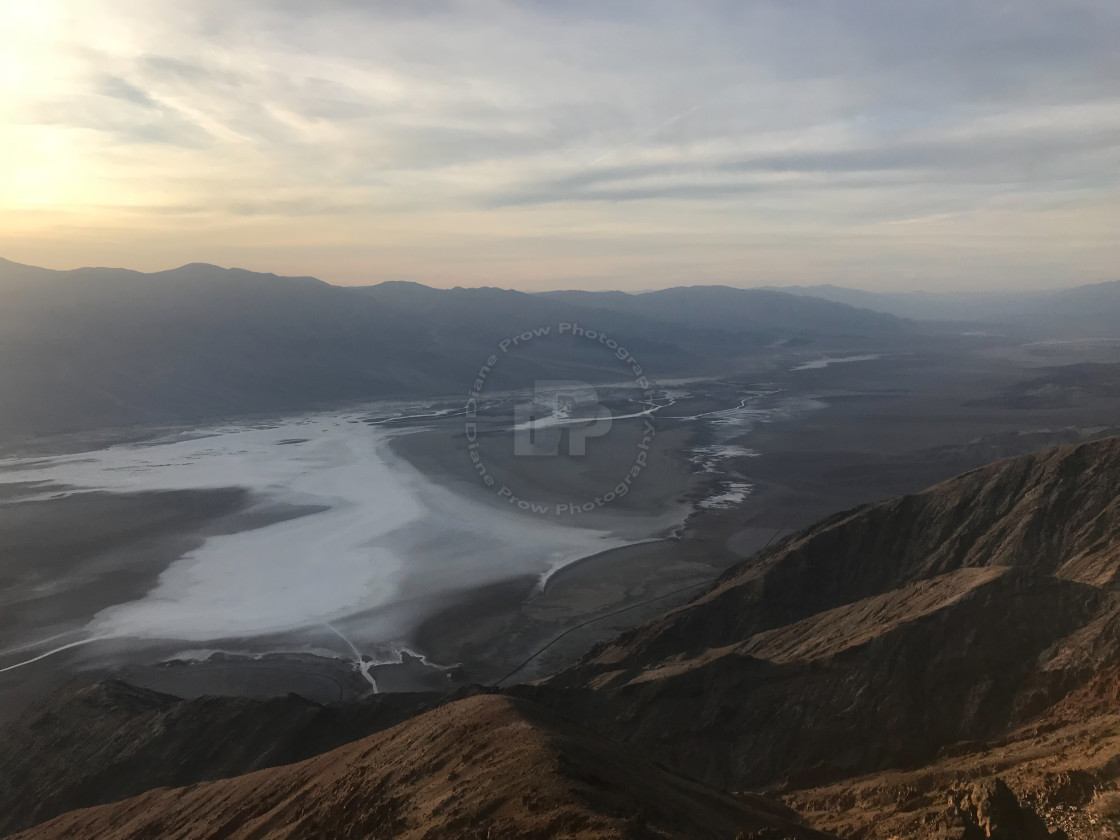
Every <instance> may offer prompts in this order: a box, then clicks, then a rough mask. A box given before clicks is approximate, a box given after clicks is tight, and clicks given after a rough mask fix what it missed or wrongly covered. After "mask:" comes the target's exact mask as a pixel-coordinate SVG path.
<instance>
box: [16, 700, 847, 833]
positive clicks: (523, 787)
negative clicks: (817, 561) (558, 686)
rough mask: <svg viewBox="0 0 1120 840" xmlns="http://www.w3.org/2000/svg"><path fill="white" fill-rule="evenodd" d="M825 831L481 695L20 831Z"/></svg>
mask: <svg viewBox="0 0 1120 840" xmlns="http://www.w3.org/2000/svg"><path fill="white" fill-rule="evenodd" d="M758 831H767V832H769V833H768V834H767V835H766V836H775V837H791V838H806V840H808V838H816V837H821V838H823V837H825V835H822V834H820V833H818V832H815V831H812V830H811V829H809V828H807V827H805V826H804V825H803V824H801V823H800V821H799V820H798V819H797V817H796V815H794V814H793V812H791V811H788V810H787V809H785V808H783V807H781V806H779V805H776V804H774V803H772V802H769V801H767V800H763V799H761V798H758V797H751V798H748V799H746V800H738V799H734V798H732V797H730V796H727V795H725V794H721V793H718V792H716V791H714V790H712V789H710V788H706V787H704V786H702V785H699V784H697V783H695V782H691V781H688V780H686V779H682V778H680V777H678V776H674V775H672V774H670V773H668V772H666V771H665V770H662V769H660V768H659V767H657V766H656V765H654V764H652V763H650V762H649V761H647V760H645V759H643V758H641V757H639V756H637V755H635V754H634V753H633V752H632V751H630V750H628V749H626V748H625V747H621V746H618V745H615V744H611V743H609V742H606V741H604V740H603V739H602V738H598V737H596V736H593V735H590V734H588V733H585V732H583V731H581V730H580V729H579V728H578V727H575V726H574V725H572V724H570V723H568V722H566V721H564V720H563V719H561V718H558V717H555V716H553V715H551V714H549V713H547V712H545V711H544V710H542V709H539V708H535V707H534V706H532V704H529V703H526V702H524V701H517V700H513V699H510V698H505V697H498V696H492V695H481V696H476V697H472V698H468V699H465V700H461V701H459V702H456V703H451V704H448V705H445V706H442V707H441V708H439V709H436V710H435V711H432V712H429V713H427V714H424V715H422V716H420V717H417V718H414V719H412V720H410V721H408V722H406V723H403V724H401V725H399V726H397V727H394V728H393V729H390V730H387V731H385V732H381V733H378V734H376V735H373V736H370V737H369V738H366V739H364V740H361V741H358V742H355V743H353V744H350V745H348V746H345V747H342V748H340V749H338V750H335V751H333V752H330V753H326V754H325V755H321V756H319V757H317V758H314V759H311V760H309V761H305V762H302V763H299V764H295V765H290V766H287V767H278V768H273V769H270V770H262V771H260V772H257V773H252V774H250V775H247V776H241V777H239V778H236V779H229V780H225V781H220V782H210V783H206V784H200V785H195V786H193V787H190V788H185V789H179V790H153V791H151V792H149V793H146V794H144V795H142V796H139V797H136V798H134V799H129V800H126V801H124V802H119V803H115V804H113V805H104V806H100V807H97V808H92V809H88V810H84V811H75V812H73V813H70V814H66V815H64V816H62V817H59V818H57V819H55V820H52V821H51V822H48V823H45V824H43V825H40V826H38V827H36V828H34V829H32V830H30V831H28V832H26V833H23V834H19V835H16V836H17V837H19V838H22V840H49V839H51V838H69V837H77V836H82V837H97V838H99V840H141V838H144V839H145V840H146V839H147V838H151V837H157V836H158V837H174V838H179V840H218V838H222V840H247V839H248V838H253V840H279V838H284V840H300V838H307V840H312V839H313V838H314V840H318V838H324V837H331V838H347V837H351V838H386V840H388V838H401V840H408V839H409V838H415V840H419V838H425V840H441V839H442V838H486V837H501V838H511V840H512V838H526V839H527V838H542V840H543V838H587V840H591V838H604V840H605V838H615V837H624V838H635V840H637V838H650V840H652V838H682V840H684V838H689V840H696V838H727V840H732V839H733V838H735V837H737V836H739V835H746V834H747V833H748V832H752V833H753V832H758Z"/></svg>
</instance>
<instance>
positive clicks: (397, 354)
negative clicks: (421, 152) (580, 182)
mask: <svg viewBox="0 0 1120 840" xmlns="http://www.w3.org/2000/svg"><path fill="white" fill-rule="evenodd" d="M713 293H714V294H716V295H718V296H719V297H720V300H719V302H718V305H715V304H713V301H712V300H711V296H712V295H713ZM0 294H2V295H3V300H4V306H3V307H2V308H0V355H2V358H3V359H4V365H3V367H2V368H0V437H3V436H11V435H20V434H32V433H36V434H43V433H52V432H60V431H74V430H79V431H80V430H87V429H94V428H101V427H106V426H115V425H130V424H136V423H175V422H191V421H197V420H201V419H207V418H214V417H221V416H231V415H238V414H246V413H262V412H275V411H283V410H295V409H309V408H315V407H318V406H325V405H332V404H338V403H341V402H347V401H349V402H353V401H358V400H369V399H377V398H386V397H394V398H395V397H418V396H419V397H429V396H447V395H459V394H465V393H466V392H467V390H469V387H470V384H471V383H472V382H473V379H474V377H475V375H476V373H477V371H478V369H479V367H480V366H481V365H482V364H483V363H484V362H485V360H486V359H487V357H488V356H490V355H491V354H492V353H493V352H495V349H496V348H497V346H498V344H499V342H501V341H503V340H504V339H507V338H511V337H512V336H513V335H517V334H519V333H521V332H523V331H530V330H533V329H537V328H541V327H546V326H550V325H551V326H552V328H553V329H554V330H555V329H556V327H557V325H558V324H559V323H560V322H568V323H579V324H581V325H582V326H584V327H585V328H588V329H594V330H596V331H598V332H606V333H608V334H609V335H611V336H612V337H613V338H614V339H616V340H618V341H619V342H621V343H623V344H624V345H625V346H626V347H627V348H628V349H630V350H631V352H632V353H634V355H635V356H636V357H637V358H639V359H640V360H641V362H642V363H643V364H644V366H645V367H646V368H647V369H648V370H650V371H656V372H657V374H658V375H661V376H667V375H679V374H682V373H708V372H713V371H717V370H722V369H723V367H724V366H726V365H727V364H729V363H730V362H731V361H732V360H734V359H738V358H742V357H743V356H750V355H752V354H757V353H759V352H763V351H764V350H765V349H766V348H767V347H769V346H770V345H772V344H774V343H775V342H782V341H791V340H793V341H797V342H801V343H809V344H812V343H814V342H817V343H821V342H826V343H827V345H828V346H830V347H832V346H843V345H844V344H845V343H846V342H856V343H858V342H870V343H872V344H876V343H879V342H882V341H893V340H897V339H898V338H899V337H900V336H903V335H905V334H906V331H907V327H906V325H905V324H903V323H902V322H900V321H899V320H898V319H896V318H894V317H893V316H888V315H883V314H880V313H874V312H866V311H864V312H861V311H858V310H855V309H852V308H851V307H847V306H844V305H841V304H832V303H822V302H820V301H814V300H809V299H803V298H797V297H794V296H792V295H781V294H775V293H767V292H757V291H751V290H733V289H724V290H709V289H704V288H702V287H696V288H691V289H676V290H670V291H669V292H667V293H658V297H657V300H658V301H662V300H663V301H665V303H666V304H668V305H657V306H650V305H649V303H650V302H651V301H654V298H652V297H651V298H650V299H649V301H647V300H645V296H641V295H624V296H623V297H624V298H625V299H626V300H625V301H623V304H626V305H622V304H620V303H619V302H618V301H615V300H614V299H613V298H609V297H607V298H602V299H599V298H595V297H594V296H593V297H592V298H590V299H588V300H586V301H584V300H582V299H581V300H575V299H568V298H567V297H565V296H546V295H530V294H523V293H521V292H513V291H506V290H500V289H486V288H482V289H463V288H456V289H447V290H439V289H431V288H427V287H425V286H420V285H418V284H415V283H399V282H393V283H383V284H381V285H378V286H371V287H366V288H343V287H336V286H331V285H329V284H327V283H323V282H321V281H319V280H316V279H314V278H311V277H280V276H277V275H274V274H257V273H253V272H249V271H243V270H240V269H222V268H218V267H216V266H212V265H204V264H192V265H186V266H183V267H181V268H177V269H174V270H171V271H163V272H156V273H154V274H142V273H140V272H135V271H126V270H122V269H107V268H86V269H78V270H75V271H50V270H47V269H42V268H33V267H30V266H23V265H19V264H17V263H12V262H8V261H6V260H0ZM661 296H664V297H661ZM627 301H628V303H627ZM604 304H609V305H604ZM713 308H715V309H718V310H719V311H720V312H721V318H720V320H718V321H717V322H713V323H712V324H707V325H706V324H705V318H706V317H707V315H708V313H710V312H711V311H712V310H713ZM504 361H506V362H507V363H504V364H503V365H502V371H501V375H502V376H503V377H505V381H504V382H503V385H504V386H505V387H511V388H512V387H524V386H527V385H531V384H532V382H533V380H534V379H538V378H546V379H547V378H573V379H582V380H586V381H617V380H618V379H619V376H620V370H622V369H621V368H620V367H619V366H618V365H617V364H614V363H612V358H611V355H610V354H609V353H605V352H603V350H602V348H601V347H598V346H596V345H595V344H594V343H593V342H580V341H574V340H569V341H560V340H555V341H538V342H535V343H533V344H532V345H531V346H527V347H525V348H523V349H520V350H519V351H518V352H517V353H516V354H512V355H511V356H510V357H509V359H508V360H504Z"/></svg>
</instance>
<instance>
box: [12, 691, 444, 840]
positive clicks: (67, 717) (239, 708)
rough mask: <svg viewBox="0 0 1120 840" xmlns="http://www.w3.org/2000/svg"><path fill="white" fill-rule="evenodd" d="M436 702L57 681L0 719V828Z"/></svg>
mask: <svg viewBox="0 0 1120 840" xmlns="http://www.w3.org/2000/svg"><path fill="white" fill-rule="evenodd" d="M442 701H443V698H442V697H441V696H439V695H422V694H383V695H376V696H374V697H370V698H368V699H367V700H364V701H362V702H360V703H352V704H349V705H347V706H345V707H331V706H320V705H318V704H316V703H312V702H310V701H307V700H304V699H302V698H300V697H296V696H295V695H289V696H288V697H285V698H277V699H275V700H251V699H248V698H242V697H203V698H199V699H196V700H181V699H179V698H178V697H171V696H169V695H166V694H159V693H156V692H153V691H148V690H146V689H142V688H135V687H133V686H129V685H126V684H124V683H122V682H117V681H113V680H111V681H107V682H104V683H99V684H96V685H91V686H87V687H83V688H77V689H71V690H65V691H63V692H61V693H59V694H58V695H56V696H55V697H53V698H51V700H50V701H49V702H48V703H46V704H45V705H44V706H42V707H41V708H38V709H35V710H33V711H30V712H28V713H27V714H26V715H24V716H23V717H22V718H21V719H19V720H17V721H14V722H12V723H11V724H9V725H7V726H4V727H3V728H0V836H4V835H6V834H8V833H10V832H14V831H19V830H21V829H24V828H27V827H29V826H32V825H34V824H35V823H38V822H42V821H43V820H46V819H50V818H51V817H55V816H57V815H59V814H61V813H64V812H66V811H71V810H74V809H75V808H84V807H87V806H90V805H99V804H101V803H104V802H113V801H116V800H120V799H124V798H126V797H129V796H135V795H136V794H139V793H143V792H144V791H147V790H151V789H152V788H155V787H174V786H177V785H188V784H194V783H196V782H201V781H205V780H209V779H221V778H227V777H231V776H237V775H240V774H242V773H248V772H250V771H253V770H259V769H261V768H263V767H272V766H275V765H278V764H288V763H291V762H294V761H300V760H302V759H305V758H310V757H312V756H315V755H319V754H320V753H323V752H326V751H327V750H331V749H334V748H335V747H338V746H340V745H342V744H346V743H349V742H351V741H354V740H356V739H358V738H363V737H365V736H367V735H369V734H371V733H373V732H377V731H379V730H382V729H386V728H388V727H390V726H394V725H395V724H397V723H399V722H401V721H402V720H405V719H406V718H408V717H411V716H412V715H414V714H417V713H418V712H419V711H422V710H424V709H425V708H429V707H431V706H433V705H436V704H437V703H438V702H442Z"/></svg>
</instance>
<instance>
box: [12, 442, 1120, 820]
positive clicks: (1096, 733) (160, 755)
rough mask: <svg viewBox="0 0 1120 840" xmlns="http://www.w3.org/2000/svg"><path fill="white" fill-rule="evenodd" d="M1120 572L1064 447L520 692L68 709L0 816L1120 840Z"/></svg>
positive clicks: (646, 629)
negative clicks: (343, 703)
mask: <svg viewBox="0 0 1120 840" xmlns="http://www.w3.org/2000/svg"><path fill="white" fill-rule="evenodd" d="M1118 570H1120V438H1106V439H1102V440H1097V441H1093V442H1089V443H1084V444H1077V445H1067V446H1062V447H1057V448H1051V449H1047V450H1043V451H1040V452H1037V453H1033V454H1029V455H1024V456H1019V457H1015V458H1011V459H1008V460H1003V461H998V462H996V463H993V464H990V465H988V466H985V467H982V468H979V469H976V470H973V471H971V472H969V473H966V474H964V475H961V476H958V477H957V478H954V479H951V480H949V481H946V482H944V483H941V484H938V485H936V486H934V487H931V488H929V489H928V490H926V491H923V492H921V493H917V494H914V495H909V496H905V497H901V498H897V499H893V500H889V501H885V502H879V503H874V504H870V505H866V506H863V507H860V508H857V509H855V510H852V511H848V512H844V513H841V514H837V515H835V516H832V517H830V518H828V519H826V520H824V521H822V522H820V523H818V524H817V525H815V526H813V527H811V528H809V529H807V530H805V531H803V532H801V533H798V534H795V535H793V536H791V537H789V538H787V539H785V540H784V541H782V542H781V543H780V544H777V545H775V546H773V547H771V548H768V549H766V550H764V551H762V552H760V553H759V554H757V555H755V556H754V557H752V558H750V559H749V560H747V561H745V562H744V563H742V564H741V565H739V566H737V567H735V568H733V569H731V570H729V571H728V572H727V573H726V574H725V575H724V576H723V577H722V578H721V579H720V580H719V581H718V582H717V583H716V584H715V585H714V586H712V588H711V589H710V590H709V591H707V592H705V593H704V594H703V595H701V596H700V597H698V598H696V599H695V600H693V601H692V602H690V603H687V604H685V605H683V606H681V607H679V608H676V609H673V610H671V611H669V612H667V613H665V614H664V615H662V616H661V617H659V618H657V619H655V620H654V621H652V622H650V623H648V624H646V625H644V626H642V627H639V628H637V629H635V630H633V631H630V632H627V633H624V634H623V635H621V636H620V637H618V638H616V639H614V640H612V641H610V642H607V643H604V644H601V645H599V646H597V647H596V648H594V649H593V650H591V651H589V652H588V654H587V655H586V656H585V657H584V658H583V659H582V660H581V661H579V662H578V663H576V664H575V665H574V666H572V667H571V668H569V669H567V670H565V671H563V672H561V673H560V674H557V675H556V676H554V677H552V678H550V679H548V680H545V681H544V682H541V683H537V684H533V685H527V686H517V687H514V688H511V689H508V690H507V691H505V692H503V693H502V694H501V695H497V694H495V693H494V692H492V691H482V692H481V693H480V694H477V695H475V696H459V697H451V698H447V700H446V702H444V703H443V705H440V706H439V707H438V708H435V709H432V708H431V704H432V703H433V702H438V701H436V700H434V699H433V698H429V697H421V698H415V697H414V698H398V699H397V700H390V699H389V698H374V700H372V701H370V702H369V703H367V704H362V705H358V706H351V707H337V708H330V709H327V708H320V707H315V706H313V705H312V704H306V703H304V701H299V700H296V699H294V698H293V699H289V700H287V701H272V702H273V703H274V704H277V705H276V706H275V707H274V710H273V711H271V712H266V711H262V712H261V713H260V714H259V715H257V714H256V713H255V712H253V711H252V710H251V709H250V708H249V707H246V706H241V707H239V708H240V711H238V712H236V713H233V712H231V706H230V704H231V703H232V704H237V703H242V704H249V703H251V701H218V700H194V701H177V700H174V699H172V698H167V697H164V696H162V695H152V694H151V693H148V692H139V691H137V690H135V689H130V688H128V687H124V686H121V685H119V684H110V685H108V686H106V685H102V686H96V687H93V688H90V689H83V690H81V691H79V692H77V693H70V694H67V695H65V696H64V697H63V698H61V699H60V700H59V701H57V705H54V706H51V707H49V709H48V710H47V711H46V713H43V714H38V715H32V716H31V717H29V718H28V719H26V720H25V721H24V722H23V723H22V724H21V726H22V729H21V730H20V731H21V733H22V734H20V735H18V736H13V735H12V734H10V733H6V734H5V736H4V737H3V738H0V743H3V744H6V745H9V746H6V747H5V749H4V750H2V751H0V778H5V779H20V778H24V777H27V778H30V779H33V780H34V781H33V783H30V784H25V785H24V786H22V787H21V786H20V785H19V784H13V783H12V782H8V784H7V785H6V787H5V788H4V789H3V790H2V791H0V813H5V812H9V811H10V812H11V813H13V814H15V815H16V816H15V817H14V818H9V820H8V824H7V827H8V828H9V829H11V828H18V827H22V826H27V825H29V824H31V823H33V822H35V821H37V820H41V819H44V818H46V817H49V816H51V815H52V814H56V813H59V812H60V811H61V810H62V809H64V808H66V807H67V806H69V807H81V806H88V805H94V804H96V803H98V802H101V803H105V804H103V805H101V806H99V807H96V808H93V809H92V810H85V811H76V812H71V813H67V814H63V815H62V816H59V817H57V818H55V819H54V820H52V821H50V822H46V823H42V824H40V825H39V826H38V827H37V828H34V829H32V830H31V831H30V832H29V833H28V834H26V835H21V836H26V837H28V838H32V837H33V838H55V837H59V838H60V837H76V836H96V837H106V838H133V837H135V838H140V837H152V836H176V837H184V838H188V837H189V838H195V837H198V838H203V837H206V838H210V837H214V838H216V837H228V838H234V837H258V838H272V837H320V836H332V837H346V836H350V837H382V836H384V837H430V838H440V837H486V836H491V837H499V836H500V837H579V838H583V837H615V836H618V837H726V838H735V837H737V836H740V837H758V838H762V837H767V838H770V837H773V838H777V837H806V836H812V834H811V829H809V828H808V827H807V825H806V824H805V823H804V822H803V821H802V820H801V818H799V817H798V816H796V814H795V813H794V812H791V811H789V810H786V808H785V807H784V806H785V805H788V806H792V807H794V808H795V809H796V811H797V812H799V813H801V814H802V815H803V817H805V818H806V819H807V820H808V822H809V824H811V825H813V826H815V828H816V829H820V830H826V831H830V832H835V833H836V834H838V835H840V836H850V837H860V838H884V840H885V838H888V837H897V836H906V837H930V838H933V837H939V838H940V837H951V838H960V840H965V839H966V838H967V839H968V840H979V838H982V837H986V838H995V840H1003V838H1007V840H1012V838H1019V840H1023V838H1027V840H1046V838H1049V837H1060V836H1061V835H1060V834H1058V833H1057V832H1058V831H1064V832H1065V833H1066V834H1068V836H1069V837H1071V838H1074V840H1080V838H1090V837H1093V838H1096V837H1100V836H1111V835H1109V834H1108V832H1110V831H1111V832H1115V831H1116V828H1117V825H1118V823H1116V822H1114V820H1116V819H1118V818H1120V807H1117V806H1118V805H1120V711H1117V706H1116V703H1117V702H1118V698H1120V581H1118V578H1117V572H1118ZM378 703H381V704H388V705H377V704H378ZM410 703H411V704H414V706H413V709H414V710H416V711H421V710H422V709H429V711H426V712H424V713H423V714H421V715H420V716H418V717H414V718H409V719H407V720H403V722H400V723H397V720H398V718H401V717H404V716H406V715H408V714H410V713H411V711H412V710H413V709H410V708H409V704H410ZM285 704H286V705H285ZM132 707H138V709H133V708H132ZM261 708H262V710H263V709H264V707H261ZM546 709H547V711H546ZM276 710H283V712H282V713H277V711H276ZM248 719H253V720H256V721H258V722H259V723H258V725H257V726H255V727H252V728H246V725H245V721H246V720H248ZM98 720H102V721H108V722H107V723H98V722H97V721H98ZM171 721H175V724H174V726H172V725H171V724H170V722H171ZM328 722H329V723H328ZM394 724H396V725H394ZM386 727H389V728H386ZM172 729H173V730H174V735H172V734H170V732H171V730H172ZM113 733H115V735H114V734H113ZM189 733H199V736H200V737H199V738H196V739H193V740H192V739H191V737H190V735H189ZM95 735H96V738H95V737H94V736H95ZM351 736H353V737H356V738H357V737H364V739H365V740H357V741H355V742H354V743H351V744H349V745H346V746H342V747H339V748H338V749H336V750H335V751H333V752H327V753H325V754H323V755H320V756H319V757H317V758H312V759H309V760H306V761H303V762H301V763H298V764H293V765H286V766H283V767H278V768H274V769H266V770H262V771H259V772H257V773H254V774H251V775H248V776H237V777H235V778H232V779H227V780H225V781H213V782H208V783H207V784H203V785H198V786H195V787H188V788H183V789H179V790H171V791H167V790H152V791H149V792H147V793H143V794H141V795H140V796H139V797H134V798H130V799H124V800H123V801H118V802H115V804H114V800H119V799H121V797H124V796H130V795H134V794H137V793H139V792H140V788H142V787H145V786H146V787H148V788H154V787H156V786H159V785H165V784H178V785H186V784H190V783H193V782H199V781H203V780H213V779H219V778H220V777H223V776H231V775H233V774H236V773H240V772H243V770H247V769H253V768H257V767H267V766H268V765H270V764H274V763H279V762H287V761H294V760H296V759H297V758H300V757H301V756H302V755H305V754H307V752H309V751H311V750H314V749H315V748H316V746H319V747H321V748H323V749H326V748H328V747H329V746H331V744H332V743H334V742H336V741H338V740H339V739H342V738H346V737H351ZM332 739H333V740H332ZM95 741H96V742H97V743H101V744H104V747H103V748H93V747H90V746H87V744H91V743H94V742H95ZM79 745H80V746H79ZM203 745H206V746H203ZM301 751H302V752H301ZM68 757H69V758H71V759H73V760H72V761H69V762H68V761H67V758H68ZM171 768H174V770H172V769H171ZM145 769H147V770H149V771H150V773H151V776H150V778H148V779H145V778H144V775H143V774H144V771H145ZM99 771H101V772H102V773H103V775H101V776H99V775H98V772H99ZM36 774H37V775H36ZM108 778H122V779H124V778H126V779H128V780H130V781H129V782H128V784H127V785H125V786H117V787H115V788H114V787H112V786H106V785H105V780H106V779H108ZM99 785H100V787H99ZM752 790H753V791H762V792H767V793H768V794H769V795H770V796H775V795H778V796H781V798H782V800H783V802H784V805H777V804H774V802H773V800H772V799H770V798H763V797H759V796H756V795H755V794H747V793H745V791H752ZM721 791H722V792H721ZM54 792H57V793H54ZM36 799H38V800H39V802H38V803H37V804H36V802H35V800H36ZM28 803H30V804H28ZM44 803H46V804H44ZM171 827H174V832H172V831H171ZM487 832H490V833H489V834H487Z"/></svg>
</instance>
